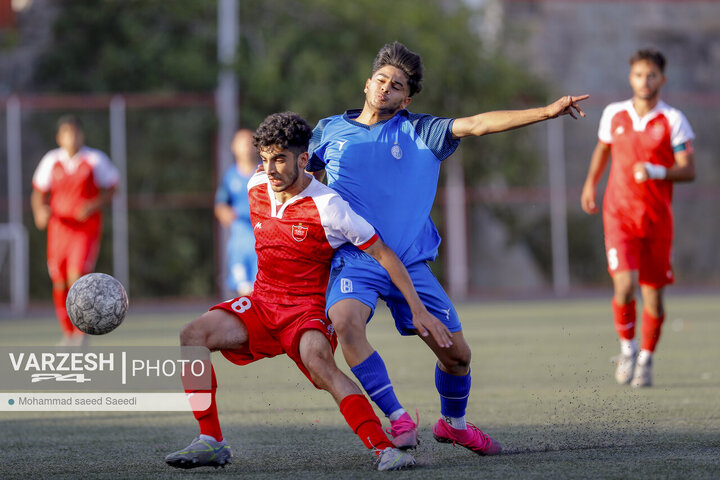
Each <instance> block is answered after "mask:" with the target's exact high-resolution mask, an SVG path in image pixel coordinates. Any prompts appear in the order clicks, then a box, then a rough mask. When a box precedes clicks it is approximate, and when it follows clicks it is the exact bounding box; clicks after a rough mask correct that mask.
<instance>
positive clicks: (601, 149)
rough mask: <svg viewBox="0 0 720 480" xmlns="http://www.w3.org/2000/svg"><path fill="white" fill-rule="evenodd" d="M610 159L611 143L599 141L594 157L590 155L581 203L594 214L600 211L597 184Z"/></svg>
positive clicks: (588, 211)
mask: <svg viewBox="0 0 720 480" xmlns="http://www.w3.org/2000/svg"><path fill="white" fill-rule="evenodd" d="M608 160H610V145H608V144H607V143H603V142H601V141H598V143H597V145H595V150H593V153H592V157H590V167H589V168H588V174H587V177H586V178H585V184H584V185H583V189H582V194H581V195H580V204H581V206H582V209H583V210H584V211H585V213H589V214H594V213H597V212H598V208H597V204H596V203H595V197H596V195H597V194H596V192H595V186H596V185H597V183H598V182H599V181H600V177H602V175H603V172H604V171H605V167H607V164H608Z"/></svg>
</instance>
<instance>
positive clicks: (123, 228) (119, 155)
mask: <svg viewBox="0 0 720 480" xmlns="http://www.w3.org/2000/svg"><path fill="white" fill-rule="evenodd" d="M126 124H127V122H126V109H125V98H124V97H123V96H122V95H115V96H114V97H113V98H112V100H111V101H110V157H111V158H112V161H113V162H114V163H115V166H116V167H117V169H118V170H119V171H120V181H119V182H118V184H117V187H116V189H115V195H113V199H112V213H113V215H112V225H113V242H112V244H113V275H114V276H115V278H116V279H117V280H118V281H119V282H120V283H122V284H123V286H124V287H125V290H126V291H127V292H128V294H130V267H129V263H130V261H129V253H128V252H129V248H128V201H127V147H126V145H127V132H126Z"/></svg>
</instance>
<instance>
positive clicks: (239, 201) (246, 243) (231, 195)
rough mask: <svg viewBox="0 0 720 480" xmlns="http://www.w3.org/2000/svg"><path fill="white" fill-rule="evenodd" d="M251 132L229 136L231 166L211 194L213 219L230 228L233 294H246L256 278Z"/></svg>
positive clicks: (254, 156)
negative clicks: (250, 202)
mask: <svg viewBox="0 0 720 480" xmlns="http://www.w3.org/2000/svg"><path fill="white" fill-rule="evenodd" d="M252 139H253V131H252V130H248V129H242V130H238V132H237V133H236V134H235V136H234V137H233V142H232V152H233V155H234V156H235V163H234V164H233V165H230V167H228V169H227V170H226V171H225V173H224V174H223V178H222V182H221V183H220V185H218V188H217V191H216V192H215V216H216V217H217V219H218V221H220V223H221V224H222V226H223V227H225V228H229V229H230V236H229V238H228V243H227V267H228V276H227V280H226V284H227V287H228V288H229V289H230V291H231V292H233V294H237V295H239V296H243V295H249V294H250V292H252V290H253V283H254V282H255V276H256V275H257V255H256V254H255V236H254V235H253V228H252V223H250V206H249V205H248V189H247V184H248V181H249V180H250V177H252V176H253V174H254V173H255V170H257V167H258V164H259V158H260V157H259V156H258V153H257V150H256V149H255V147H253V143H252V141H253V140H252Z"/></svg>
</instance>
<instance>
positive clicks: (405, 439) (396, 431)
mask: <svg viewBox="0 0 720 480" xmlns="http://www.w3.org/2000/svg"><path fill="white" fill-rule="evenodd" d="M419 420H420V419H419V417H418V421H419ZM387 433H389V434H390V435H392V437H393V438H392V443H393V445H395V448H399V449H401V450H405V449H408V448H415V447H417V444H418V443H420V442H419V440H418V433H417V424H416V423H415V422H413V419H412V417H411V416H410V415H409V414H408V413H407V412H405V413H403V414H402V416H401V417H400V418H398V419H397V420H395V421H394V422H393V421H391V422H390V428H389V429H388V430H387Z"/></svg>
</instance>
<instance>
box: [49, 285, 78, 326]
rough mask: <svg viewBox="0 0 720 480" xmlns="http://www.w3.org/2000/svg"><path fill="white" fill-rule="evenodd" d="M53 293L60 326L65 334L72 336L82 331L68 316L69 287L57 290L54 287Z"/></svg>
mask: <svg viewBox="0 0 720 480" xmlns="http://www.w3.org/2000/svg"><path fill="white" fill-rule="evenodd" d="M52 295H53V304H54V305H55V315H57V318H58V322H59V323H60V328H61V329H62V331H63V333H64V334H65V336H66V337H70V336H72V335H77V334H79V333H82V332H80V330H78V329H77V327H76V326H75V325H73V323H72V321H70V317H69V316H68V314H67V310H66V309H65V302H66V301H67V295H68V289H67V288H64V289H62V290H56V289H54V288H53V291H52Z"/></svg>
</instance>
